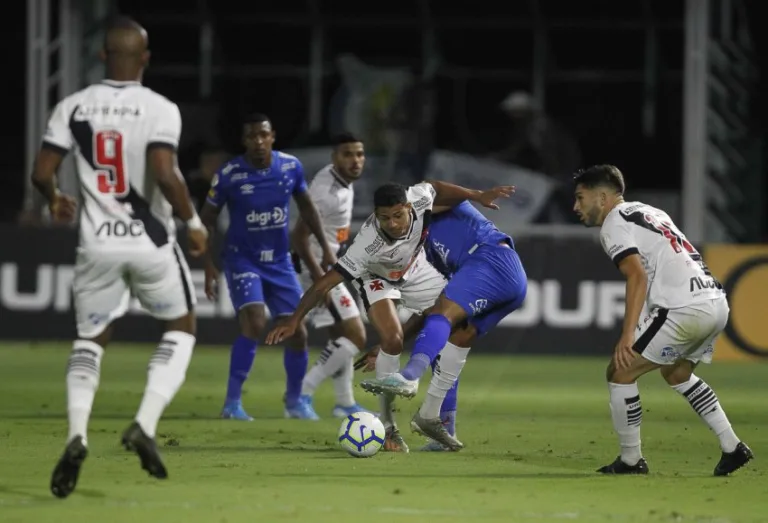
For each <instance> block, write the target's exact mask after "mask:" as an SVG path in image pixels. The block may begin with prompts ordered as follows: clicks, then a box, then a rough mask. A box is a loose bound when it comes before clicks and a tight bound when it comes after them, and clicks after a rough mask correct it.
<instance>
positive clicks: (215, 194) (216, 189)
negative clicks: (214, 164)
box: [205, 171, 227, 208]
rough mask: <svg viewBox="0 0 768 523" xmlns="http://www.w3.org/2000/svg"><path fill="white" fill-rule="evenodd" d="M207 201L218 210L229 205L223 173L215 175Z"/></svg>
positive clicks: (218, 172)
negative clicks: (226, 204)
mask: <svg viewBox="0 0 768 523" xmlns="http://www.w3.org/2000/svg"><path fill="white" fill-rule="evenodd" d="M205 201H207V202H208V203H210V204H211V205H213V206H214V207H217V208H218V207H221V206H222V205H224V204H225V203H227V195H226V191H225V190H224V181H223V179H222V175H221V171H217V172H216V174H214V175H213V179H211V188H210V189H208V194H207V195H206V197H205Z"/></svg>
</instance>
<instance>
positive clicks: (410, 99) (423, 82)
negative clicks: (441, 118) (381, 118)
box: [387, 65, 437, 185]
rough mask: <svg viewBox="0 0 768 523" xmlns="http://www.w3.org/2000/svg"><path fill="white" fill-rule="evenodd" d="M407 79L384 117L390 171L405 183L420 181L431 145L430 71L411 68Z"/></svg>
mask: <svg viewBox="0 0 768 523" xmlns="http://www.w3.org/2000/svg"><path fill="white" fill-rule="evenodd" d="M414 73H415V74H414V76H413V82H411V83H410V84H409V85H408V86H407V87H405V89H403V91H402V92H401V94H400V96H399V97H398V99H397V101H396V102H395V105H394V107H393V108H392V110H391V112H390V114H389V118H388V122H387V123H388V128H389V131H390V133H391V136H392V138H393V140H392V145H393V146H394V148H395V151H394V154H395V156H396V159H395V166H394V172H395V176H396V177H397V178H398V180H400V181H402V182H403V183H405V184H409V185H410V184H412V183H416V182H420V181H422V180H423V179H424V176H425V175H426V173H427V169H428V168H429V159H430V157H431V156H432V151H433V150H434V147H435V132H434V123H435V112H436V110H437V107H436V103H437V101H436V93H435V88H434V85H433V82H432V80H431V76H432V75H428V76H427V75H425V74H423V71H422V67H421V66H420V65H419V66H418V67H415V68H414Z"/></svg>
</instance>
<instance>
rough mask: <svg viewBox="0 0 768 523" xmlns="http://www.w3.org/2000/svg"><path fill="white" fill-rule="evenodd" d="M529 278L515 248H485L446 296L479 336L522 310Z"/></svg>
mask: <svg viewBox="0 0 768 523" xmlns="http://www.w3.org/2000/svg"><path fill="white" fill-rule="evenodd" d="M527 290H528V278H527V277H526V275H525V270H524V269H523V264H522V262H521V261H520V257H519V256H518V255H517V252H515V250H514V249H512V248H510V247H507V246H504V245H481V246H480V247H478V249H477V250H476V251H475V252H473V253H472V255H471V256H470V257H469V258H468V259H467V261H466V262H465V263H464V265H462V266H461V268H459V270H458V271H456V272H455V273H454V274H453V276H452V277H451V279H450V281H449V282H448V285H446V286H445V290H444V293H445V297H446V298H448V299H449V300H451V301H452V302H455V303H457V304H459V305H460V306H461V307H462V308H463V309H464V311H465V312H466V313H467V321H468V322H469V323H470V324H471V325H472V326H474V327H475V329H476V330H477V334H478V336H482V335H483V334H485V333H487V332H488V331H490V330H491V329H493V328H494V327H496V325H498V324H499V322H500V321H501V320H503V319H504V318H505V317H507V316H508V315H509V314H510V313H511V312H512V311H514V310H516V309H518V308H520V306H521V305H522V304H523V300H524V299H525V293H526V291H527Z"/></svg>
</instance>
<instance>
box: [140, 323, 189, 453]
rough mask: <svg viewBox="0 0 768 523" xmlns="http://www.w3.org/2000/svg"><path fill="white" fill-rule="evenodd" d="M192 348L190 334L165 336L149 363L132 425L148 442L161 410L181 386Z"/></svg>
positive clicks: (167, 334)
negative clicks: (145, 436) (137, 425)
mask: <svg viewBox="0 0 768 523" xmlns="http://www.w3.org/2000/svg"><path fill="white" fill-rule="evenodd" d="M194 346H195V337H194V336H192V335H191V334H188V333H186V332H180V331H170V332H166V333H165V334H164V335H163V339H162V340H161V341H160V344H159V345H158V346H157V349H155V352H154V353H153V354H152V358H151V359H150V360H149V370H148V371H147V387H146V388H145V389H144V397H143V398H142V400H141V405H140V406H139V411H138V412H137V413H136V421H137V422H138V423H139V425H141V428H142V429H143V430H144V432H145V433H146V434H147V436H149V437H151V438H154V437H155V433H156V432H157V423H158V422H159V421H160V416H162V415H163V411H164V410H165V407H167V406H168V404H169V403H170V402H171V400H172V399H173V397H174V396H175V395H176V393H177V392H178V391H179V389H180V388H181V385H182V384H183V383H184V378H185V377H186V375H187V367H189V361H190V360H191V359H192V349H193V348H194Z"/></svg>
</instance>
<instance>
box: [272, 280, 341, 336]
mask: <svg viewBox="0 0 768 523" xmlns="http://www.w3.org/2000/svg"><path fill="white" fill-rule="evenodd" d="M343 281H344V277H343V276H342V275H341V273H340V272H338V271H337V270H336V269H331V270H329V271H328V272H326V273H325V274H323V276H322V277H321V278H320V279H319V280H317V281H316V282H315V283H313V284H312V286H311V287H310V288H309V289H307V291H306V292H305V293H304V296H302V297H301V301H300V302H299V305H298V306H297V307H296V311H295V312H294V313H293V314H292V315H291V316H290V317H289V318H288V319H287V320H286V321H285V322H284V323H283V324H281V325H278V326H277V327H275V328H274V329H273V330H272V331H271V332H270V333H269V334H268V335H267V345H277V344H278V343H280V342H281V341H283V340H286V339H288V338H290V337H291V336H293V334H294V333H295V332H296V329H298V328H299V324H300V323H301V321H302V320H303V319H304V317H305V316H306V315H307V314H308V313H309V311H311V310H312V309H314V308H315V307H316V306H317V305H318V304H319V303H320V302H322V301H323V300H324V299H325V295H326V294H328V291H330V290H331V289H333V288H334V287H336V286H337V285H338V284H340V283H341V282H343Z"/></svg>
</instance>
